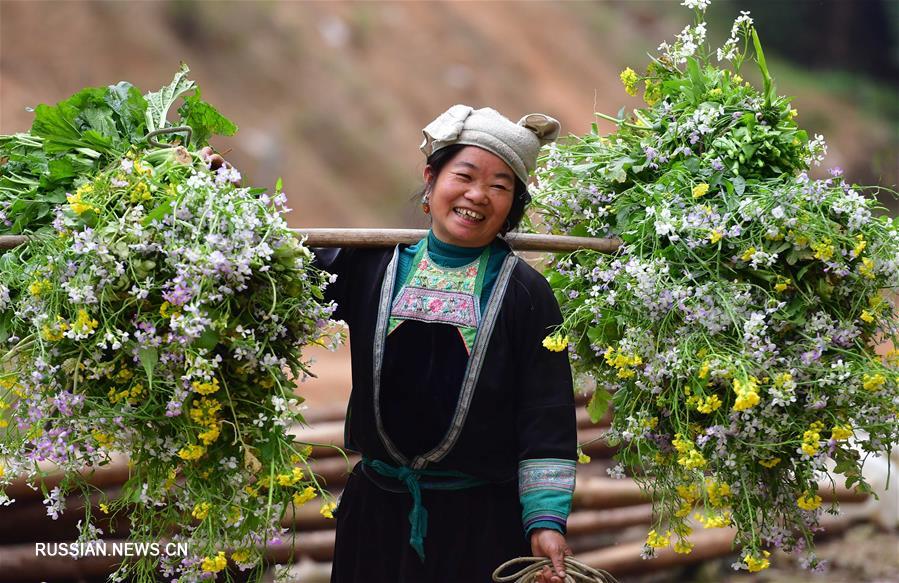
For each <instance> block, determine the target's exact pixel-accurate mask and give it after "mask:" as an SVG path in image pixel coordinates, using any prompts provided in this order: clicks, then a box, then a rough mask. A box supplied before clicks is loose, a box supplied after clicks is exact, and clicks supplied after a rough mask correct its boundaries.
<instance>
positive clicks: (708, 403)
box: [696, 395, 723, 414]
mask: <svg viewBox="0 0 899 583" xmlns="http://www.w3.org/2000/svg"><path fill="white" fill-rule="evenodd" d="M721 405H723V403H722V402H721V399H719V398H718V395H710V396H708V397H706V398H705V399H703V400H702V401H701V402H700V403H699V404H698V405H697V406H696V410H697V411H699V412H700V413H705V414H709V413H712V412H714V411H717V410H718V409H719V408H720V407H721Z"/></svg>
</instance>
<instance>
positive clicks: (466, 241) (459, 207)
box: [424, 146, 515, 247]
mask: <svg viewBox="0 0 899 583" xmlns="http://www.w3.org/2000/svg"><path fill="white" fill-rule="evenodd" d="M424 179H425V183H426V184H428V185H430V196H429V205H430V209H431V218H432V221H433V222H432V225H431V228H432V229H433V231H434V234H435V235H436V236H437V238H438V239H440V240H441V241H445V242H447V243H450V244H453V245H459V246H460V247H482V246H484V245H487V244H489V243H490V242H491V241H493V239H494V238H495V237H496V236H497V235H498V234H499V233H500V231H501V230H502V227H503V223H505V221H506V218H507V217H508V216H509V210H510V209H511V208H512V199H513V196H514V195H513V193H514V190H515V175H514V174H513V172H512V170H511V169H510V168H509V166H508V164H506V163H505V162H504V161H503V160H502V159H501V158H500V157H499V156H496V155H495V154H492V153H491V152H488V151H487V150H484V149H482V148H478V147H476V146H467V147H465V148H462V149H461V150H459V152H458V153H457V154H456V155H455V156H454V157H453V159H452V160H450V161H449V162H448V163H447V164H446V166H445V167H444V168H443V169H442V170H441V171H440V175H439V176H434V173H433V170H432V169H431V167H430V166H426V167H425V171H424Z"/></svg>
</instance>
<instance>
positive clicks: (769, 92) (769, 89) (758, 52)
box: [752, 27, 777, 107]
mask: <svg viewBox="0 0 899 583" xmlns="http://www.w3.org/2000/svg"><path fill="white" fill-rule="evenodd" d="M752 46H753V47H754V48H755V59H756V62H757V63H758V65H759V71H761V72H762V79H763V80H764V81H765V107H771V102H772V101H774V99H775V98H776V97H777V96H776V95H775V90H774V82H773V80H772V79H771V74H770V73H769V72H768V65H767V63H766V62H765V53H764V51H762V42H761V41H760V40H759V35H758V33H757V32H756V30H755V27H752Z"/></svg>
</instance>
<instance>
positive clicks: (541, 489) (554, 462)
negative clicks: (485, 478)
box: [518, 458, 577, 534]
mask: <svg viewBox="0 0 899 583" xmlns="http://www.w3.org/2000/svg"><path fill="white" fill-rule="evenodd" d="M576 465H577V462H576V461H575V460H564V459H554V458H549V459H531V460H522V461H521V462H520V463H519V464H518V498H519V500H521V508H522V515H521V518H522V523H523V524H524V531H525V533H528V534H529V533H530V531H531V530H533V529H535V528H553V526H549V525H555V528H556V530H559V531H560V532H562V533H564V532H565V525H566V522H567V521H568V514H569V513H570V512H571V498H572V495H573V494H574V482H575V473H576Z"/></svg>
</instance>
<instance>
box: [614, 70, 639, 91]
mask: <svg viewBox="0 0 899 583" xmlns="http://www.w3.org/2000/svg"><path fill="white" fill-rule="evenodd" d="M618 78H619V79H621V82H622V83H623V84H624V90H625V91H627V94H628V95H636V94H637V81H638V78H637V74H636V73H635V72H634V70H633V69H631V68H630V67H628V68H626V69H625V70H624V71H622V72H621V74H620V75H619V76H618Z"/></svg>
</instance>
